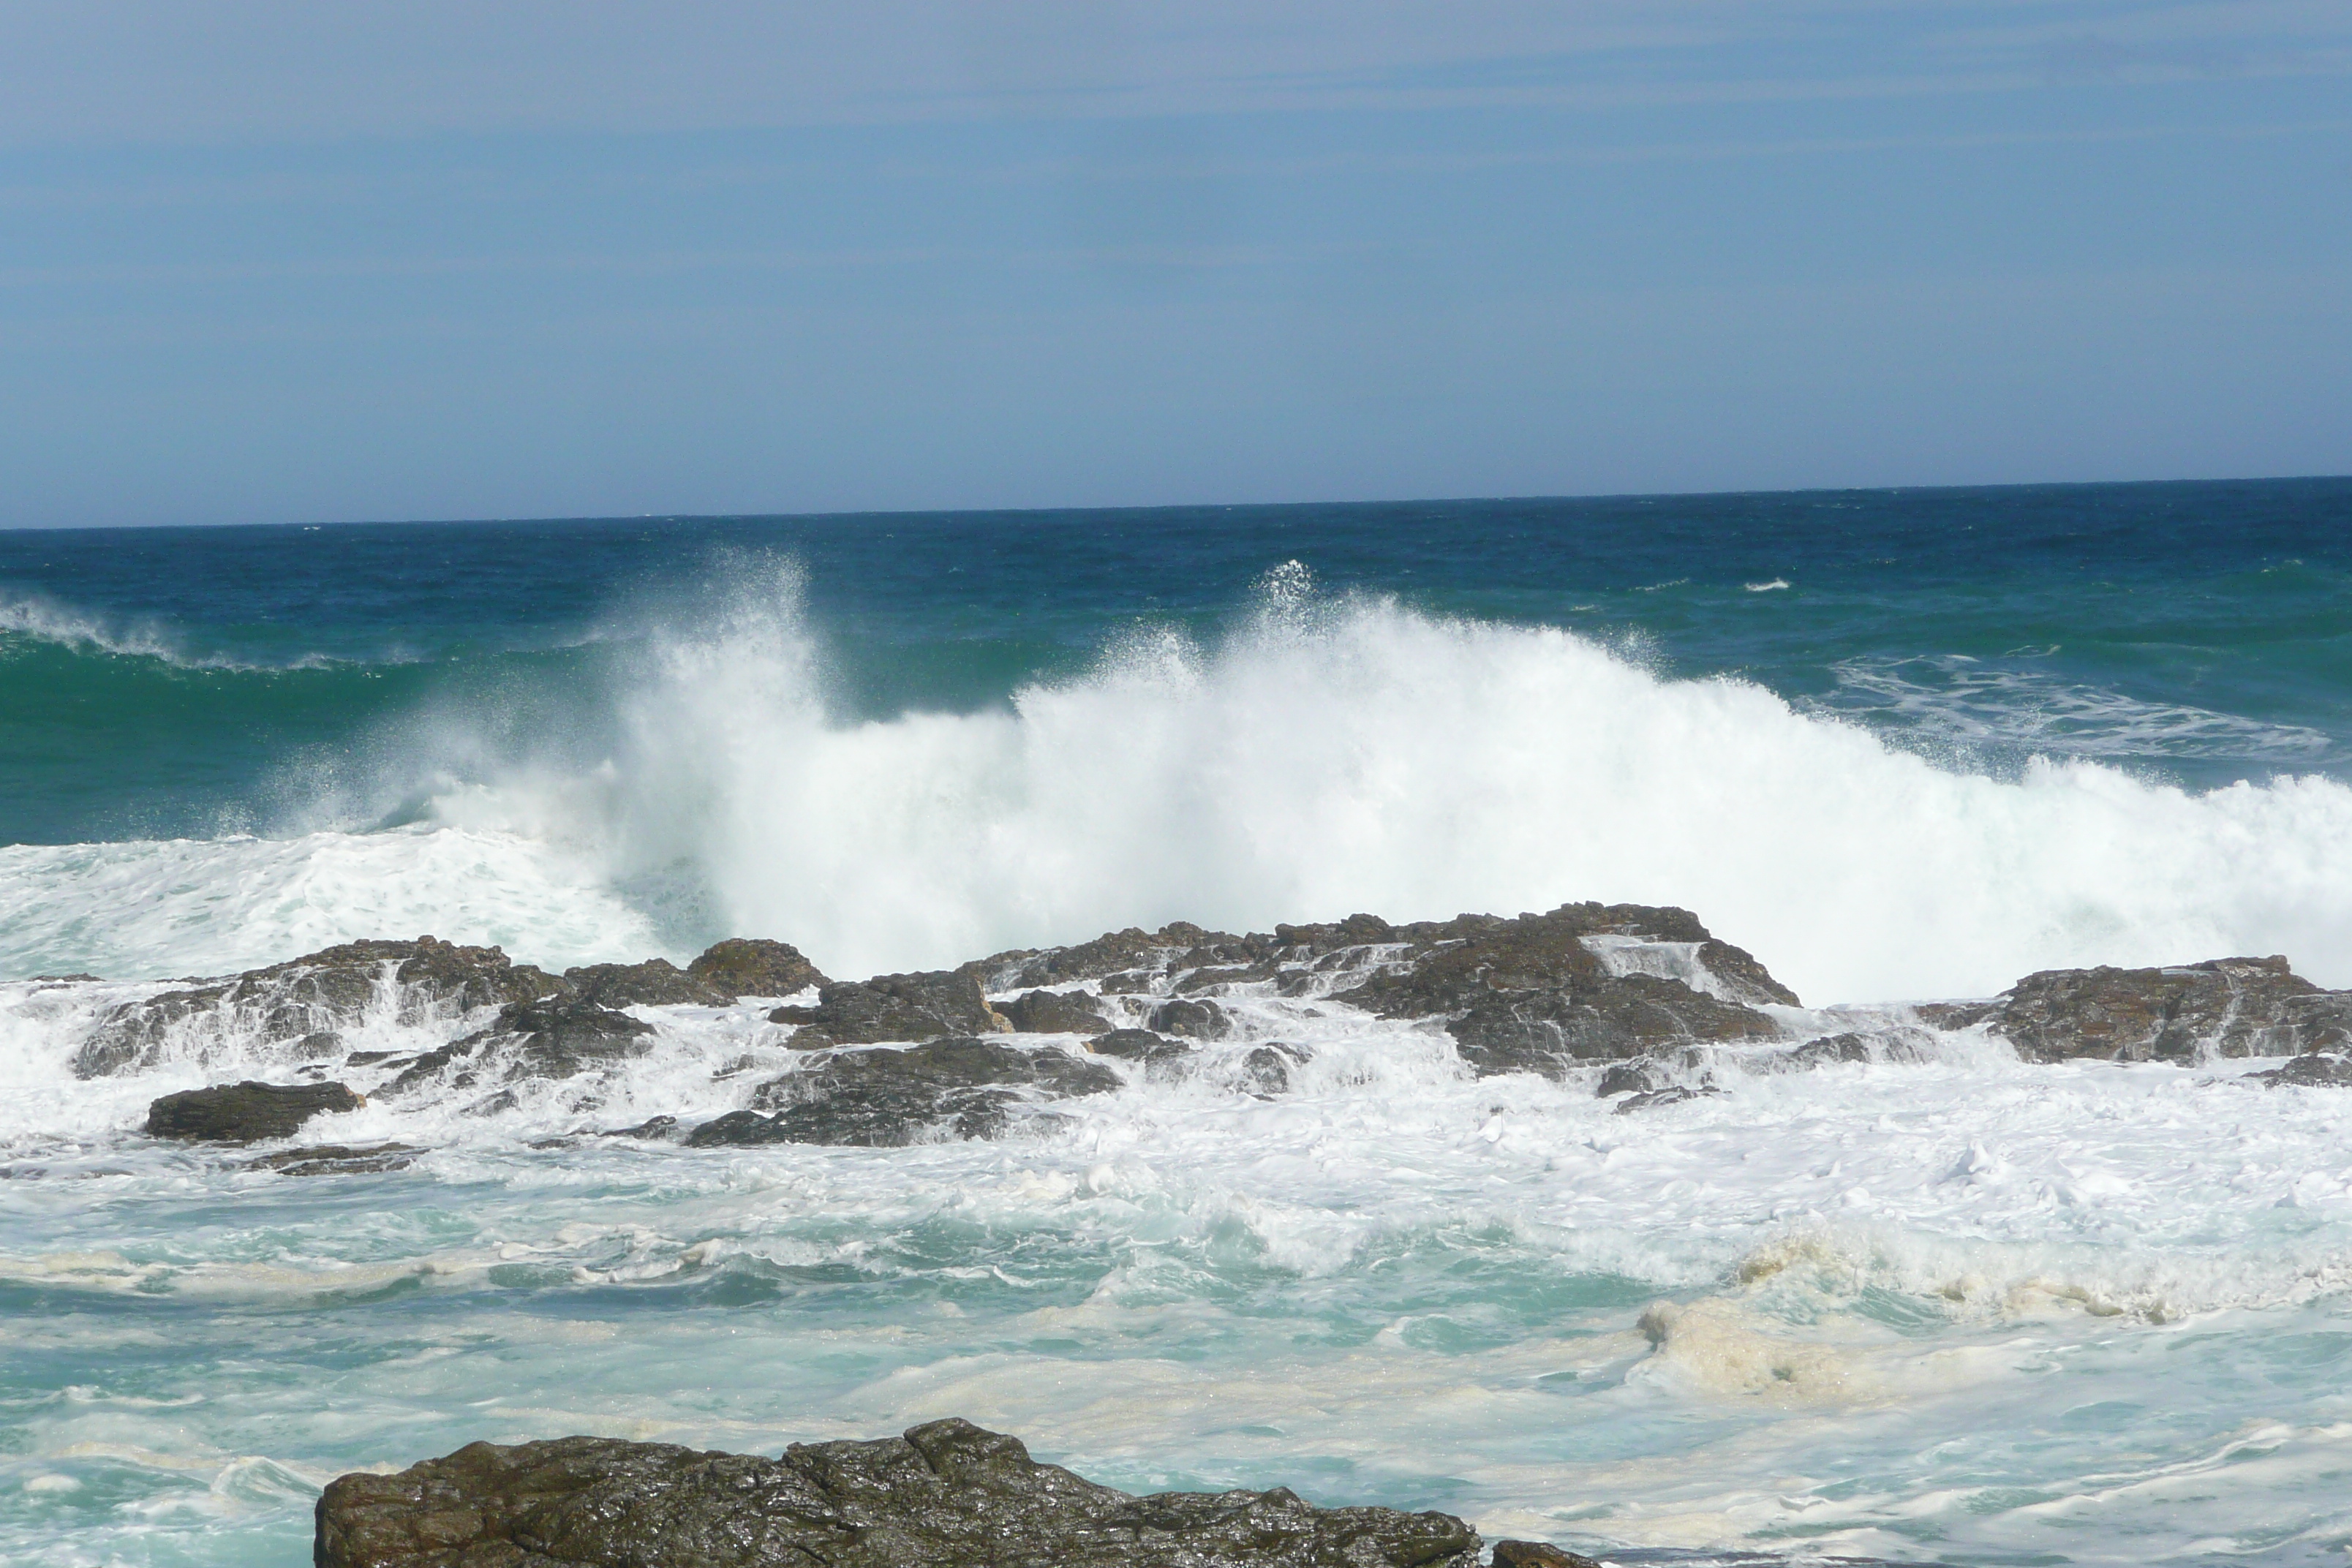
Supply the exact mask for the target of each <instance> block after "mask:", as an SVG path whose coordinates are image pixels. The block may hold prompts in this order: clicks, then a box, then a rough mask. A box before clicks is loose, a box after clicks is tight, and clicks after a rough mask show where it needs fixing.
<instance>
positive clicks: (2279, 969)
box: [1918, 958, 2352, 1062]
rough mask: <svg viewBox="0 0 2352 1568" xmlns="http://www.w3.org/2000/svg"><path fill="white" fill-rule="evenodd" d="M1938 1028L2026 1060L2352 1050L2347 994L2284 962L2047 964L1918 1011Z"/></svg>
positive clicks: (2126, 1059)
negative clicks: (1964, 999) (1979, 1038)
mask: <svg viewBox="0 0 2352 1568" xmlns="http://www.w3.org/2000/svg"><path fill="white" fill-rule="evenodd" d="M1918 1011H1919V1014H1920V1016H1922V1017H1925V1018H1927V1019H1928V1020H1929V1021H1930V1022H1932V1023H1934V1024H1936V1025H1937V1026H1938V1027H1942V1028H1964V1027H1967V1026H1969V1024H1972V1023H1979V1022H1981V1023H1984V1024H1986V1025H1988V1026H1990V1029H1991V1031H1992V1032H1993V1033H1994V1034H1997V1035H1999V1036H2000V1037H2002V1038H2004V1039H2006V1040H2008V1041H2009V1042H2010V1044H2011V1045H2012V1046H2014V1047H2017V1054H2018V1055H2019V1056H2021V1057H2022V1058H2025V1059H2026V1060H2028V1061H2039V1062H2053V1061H2066V1060H2070V1059H2073V1058H2079V1057H2094V1058H2105V1059H2106V1060H2110V1061H2123V1062H2144V1061H2195V1060H2199V1059H2200V1058H2204V1057H2208V1056H2217V1057H2286V1056H2294V1055H2297V1054H2299V1053H2302V1052H2305V1051H2313V1050H2321V1049H2342V1048H2345V1047H2352V992H2344V991H2323V990H2321V989H2320V988H2319V987H2318V986H2316V985H2314V984H2312V983H2311V982H2310V981H2308V980H2305V979H2303V978H2302V977H2301V976H2299V975H2297V974H2296V973H2294V971H2293V970H2292V969H2291V968H2289V967H2288V964H2287V961H2286V960H2285V959H2284V958H2216V959H2210V960H2208V961H2206V962H2205V963H2187V964H2181V965H2179V966H2177V967H2173V968H2165V969H2114V968H2109V967H2106V966H2105V965H2102V966H2100V967H2099V968H2096V969H2049V970H2043V971H2042V972H2040V973H2034V974H2029V975H2027V976H2026V977H2025V978H2024V979H2022V980H2021V981H2019V982H2018V983H2017V984H2015V985H2012V986H2011V987H2010V988H2009V989H2008V990H2007V991H2005V992H2003V993H2002V994H2000V996H1999V997H1998V998H1996V999H1995V1000H1994V1001H1993V1002H1991V1003H1990V1004H1976V1005H1967V1004H1947V1005H1935V1006H1928V1007H1922V1008H1920V1009H1918Z"/></svg>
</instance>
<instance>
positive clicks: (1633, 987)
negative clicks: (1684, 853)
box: [1285, 904, 1795, 1078]
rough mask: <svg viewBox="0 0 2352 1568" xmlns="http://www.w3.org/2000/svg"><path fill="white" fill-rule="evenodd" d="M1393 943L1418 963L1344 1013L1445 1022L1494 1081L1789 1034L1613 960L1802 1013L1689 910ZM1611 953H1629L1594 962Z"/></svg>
mask: <svg viewBox="0 0 2352 1568" xmlns="http://www.w3.org/2000/svg"><path fill="white" fill-rule="evenodd" d="M1285 929H1286V930H1298V929H1299V928H1285ZM1391 934H1392V935H1394V936H1396V937H1399V938H1401V939H1402V940H1403V941H1404V942H1407V943H1409V944H1410V946H1409V948H1408V950H1407V951H1406V952H1403V953H1402V954H1400V955H1398V956H1397V957H1395V958H1394V959H1392V960H1391V961H1389V962H1388V963H1386V964H1385V965H1384V966H1383V967H1382V968H1381V970H1379V971H1378V972H1377V973H1373V974H1372V975H1371V976H1370V978H1369V979H1367V980H1365V981H1364V982H1363V983H1362V984H1359V985H1356V986H1353V987H1351V988H1349V989H1347V990H1343V991H1339V992H1336V993H1334V994H1333V999H1334V1000H1336V1001H1340V1002H1347V1003H1351V1004H1353V1005H1357V1006H1360V1007H1364V1008H1367V1009H1369V1010H1370V1011H1371V1012H1375V1013H1378V1014H1380V1015H1381V1016H1384V1017H1391V1018H1430V1017H1433V1018H1442V1019H1444V1023H1445V1029H1446V1032H1447V1033H1449V1034H1450V1035H1452V1036H1453V1037H1454V1045H1455V1047H1456V1048H1457V1049H1459V1050H1460V1051H1461V1053H1462V1058H1463V1059H1464V1060H1465V1061H1466V1062H1468V1063H1469V1064H1470V1066H1471V1068H1473V1069H1474V1070H1475V1071H1476V1072H1477V1073H1479V1074H1480V1075H1481V1076H1482V1077H1483V1076H1486V1075H1489V1074H1494V1073H1505V1072H1530V1071H1532V1072H1541V1073H1544V1074H1546V1075H1548V1076H1549V1077H1553V1078H1559V1077H1563V1076H1565V1072H1566V1068H1567V1064H1568V1063H1569V1062H1570V1060H1584V1061H1591V1060H1610V1059H1614V1058H1628V1057H1637V1056H1642V1055H1645V1054H1647V1053H1649V1052H1652V1051H1655V1050H1657V1049H1658V1048H1660V1047H1664V1046H1670V1045H1676V1044H1685V1043H1689V1042H1695V1041H1696V1042H1725V1041H1733V1040H1764V1039H1773V1038H1777V1037H1780V1035H1781V1034H1782V1032H1783V1031H1782V1030H1781V1028H1780V1025H1779V1024H1777V1023H1775V1022H1774V1021H1773V1020H1772V1019H1771V1018H1769V1017H1768V1016H1765V1015H1764V1014H1762V1013H1759V1012H1757V1011H1756V1010H1755V1008H1754V1007H1753V1006H1751V1005H1748V1004H1747V1003H1745V1002H1738V1001H1727V1000H1725V999H1723V998H1722V997H1721V996H1717V995H1712V994H1707V993H1706V992H1704V991H1700V990H1696V989H1694V988H1693V987H1692V986H1691V985H1690V984H1686V983H1685V981H1683V980H1679V979H1670V978H1666V977H1664V976H1661V975H1656V974H1650V973H1619V972H1618V970H1617V969H1616V968H1612V961H1610V960H1604V957H1603V953H1604V952H1611V953H1614V954H1616V955H1618V956H1617V959H1616V960H1615V961H1614V962H1618V963H1622V954H1623V952H1626V951H1628V950H1629V949H1630V948H1631V947H1639V946H1643V945H1645V944H1646V945H1647V946H1650V947H1664V948H1671V949H1674V950H1675V952H1682V951H1683V950H1687V953H1686V954H1685V956H1687V957H1688V958H1689V959H1690V966H1691V970H1692V973H1693V975H1694V977H1696V978H1699V979H1702V980H1706V981H1708V983H1710V984H1716V983H1717V981H1718V979H1719V977H1720V975H1721V974H1729V975H1731V976H1733V977H1734V978H1735V979H1736V980H1737V981H1738V985H1739V987H1741V988H1743V989H1744V991H1745V992H1746V993H1747V994H1752V995H1757V996H1766V995H1769V997H1771V998H1772V999H1776V1000H1783V999H1784V1000H1787V1001H1790V1002H1793V1001H1794V1000H1795V998H1794V994H1792V993H1790V992H1789V991H1788V990H1786V989H1785V988H1784V987H1781V986H1780V985H1779V984H1778V983H1777V982H1774V981H1773V980H1772V978H1771V976H1770V975H1769V974H1767V973H1765V972H1764V969H1763V966H1762V965H1760V964H1759V963H1756V961H1755V960H1754V959H1753V958H1751V957H1749V956H1748V954H1747V953H1746V952H1742V951H1741V950H1740V949H1738V948H1735V947H1732V946H1730V945H1729V944H1728V943H1726V942H1717V941H1716V940H1715V939H1714V938H1712V937H1710V936H1708V935H1707V934H1706V928H1705V927H1704V926H1701V925H1700V924H1699V923H1698V921H1697V920H1696V917H1694V916H1693V915H1691V914H1690V913H1689V912H1688V911H1687V910H1673V909H1651V908H1648V907H1646V906H1643V905H1637V904H1614V905H1601V904H1566V905H1562V906H1561V907H1560V908H1559V909H1557V910H1552V911H1551V912H1550V913H1549V914H1543V915H1521V916H1519V917H1518V918H1517V919H1516V920H1504V919H1501V918H1499V917H1496V916H1492V915H1463V916H1460V917H1458V918H1457V919H1455V920H1453V921H1447V922H1445V923H1444V924H1443V925H1414V926H1406V927H1402V928H1394V929H1392V931H1391ZM1602 939H1607V941H1609V942H1615V943H1617V944H1618V945H1617V946H1616V947H1614V948H1611V947H1608V946H1606V945H1603V946H1602V947H1601V948H1600V949H1599V950H1596V946H1595V943H1596V942H1601V940H1602ZM1318 940H1319V939H1318ZM1310 945H1311V943H1310ZM1717 966H1720V969H1719V970H1718V967H1717Z"/></svg>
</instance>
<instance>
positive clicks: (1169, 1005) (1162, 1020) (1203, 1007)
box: [1145, 996, 1234, 1040]
mask: <svg viewBox="0 0 2352 1568" xmlns="http://www.w3.org/2000/svg"><path fill="white" fill-rule="evenodd" d="M1145 1021H1146V1022H1147V1023H1148V1024H1150V1026H1151V1027H1152V1028H1153V1029H1154V1030H1156V1031H1158V1032H1159V1033H1160V1034H1163V1035H1182V1036H1185V1037H1188V1038H1191V1039H1195V1040H1222V1039H1223V1038H1224V1037H1226V1036H1228V1035H1230V1034H1232V1033H1233V1032H1234V1022H1233V1019H1232V1018H1231V1017H1229V1016H1227V1015H1226V1013H1225V1010H1224V1009H1223V1007H1220V1006H1218V1005H1216V1004H1215V1003H1214V1002H1198V1001H1194V1000H1192V998H1190V997H1181V996H1180V997H1178V998H1177V999H1176V1000H1174V1001H1172V1002H1162V1003H1161V1004H1160V1005H1159V1006H1157V1007H1154V1008H1153V1009H1152V1010H1151V1016H1150V1018H1149V1019H1147V1020H1145Z"/></svg>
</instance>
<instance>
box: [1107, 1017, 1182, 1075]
mask: <svg viewBox="0 0 2352 1568" xmlns="http://www.w3.org/2000/svg"><path fill="white" fill-rule="evenodd" d="M1087 1049H1088V1050H1089V1051H1092V1052H1093V1053H1094V1054H1095V1055H1097V1056H1098V1057H1109V1058H1112V1059H1113V1060H1115V1061H1128V1062H1139V1063H1140V1064H1141V1065H1142V1067H1143V1070H1144V1073H1145V1076H1146V1077H1149V1078H1161V1077H1165V1076H1166V1075H1167V1074H1168V1072H1169V1071H1170V1069H1171V1068H1175V1067H1176V1066H1178V1065H1179V1064H1180V1063H1181V1062H1183V1061H1185V1060H1186V1059H1187V1058H1191V1057H1192V1056H1193V1055H1194V1054H1195V1052H1194V1050H1193V1047H1191V1046H1188V1045H1186V1044H1185V1043H1184V1042H1183V1041H1181V1040H1171V1039H1170V1038H1169V1037H1167V1036H1165V1035H1155V1034H1153V1033H1152V1032H1151V1031H1150V1030H1149V1029H1113V1030H1112V1031H1111V1032H1110V1033H1109V1034H1108V1035H1097V1036H1096V1037H1094V1038H1093V1039H1091V1040H1088V1041H1087Z"/></svg>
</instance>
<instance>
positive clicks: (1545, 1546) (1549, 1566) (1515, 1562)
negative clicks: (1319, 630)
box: [1493, 1541, 1601, 1568]
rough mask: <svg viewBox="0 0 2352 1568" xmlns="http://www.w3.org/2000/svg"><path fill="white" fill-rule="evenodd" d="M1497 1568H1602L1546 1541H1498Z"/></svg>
mask: <svg viewBox="0 0 2352 1568" xmlns="http://www.w3.org/2000/svg"><path fill="white" fill-rule="evenodd" d="M1493 1561H1494V1564H1495V1568H1601V1564H1600V1563H1596V1562H1594V1561H1593V1560H1592V1559H1591V1558H1590V1557H1580V1556H1578V1555H1577V1554H1576V1553H1575V1552H1562V1551H1561V1550H1560V1549H1559V1547H1557V1546H1554V1545H1552V1544H1551V1543H1550V1542H1545V1541H1497V1542H1495V1556H1494V1559H1493Z"/></svg>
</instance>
